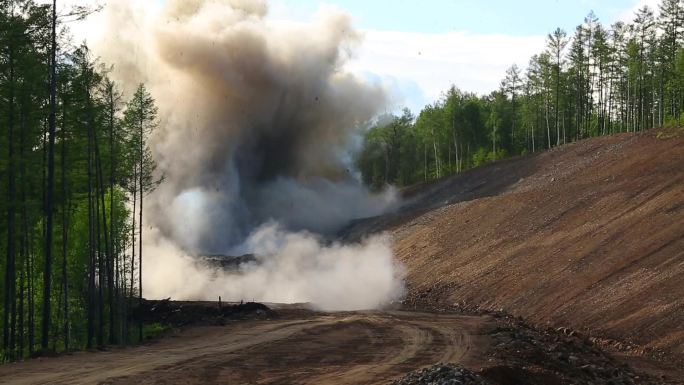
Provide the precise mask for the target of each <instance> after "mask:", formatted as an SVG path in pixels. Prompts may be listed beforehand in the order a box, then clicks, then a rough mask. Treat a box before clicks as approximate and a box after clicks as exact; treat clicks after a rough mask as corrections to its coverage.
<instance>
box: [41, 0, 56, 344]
mask: <svg viewBox="0 0 684 385" xmlns="http://www.w3.org/2000/svg"><path fill="white" fill-rule="evenodd" d="M56 95H57V0H52V44H51V46H50V115H49V117H48V130H49V132H48V177H47V178H48V180H47V204H46V208H45V211H46V213H45V216H46V221H45V222H46V229H45V234H46V235H45V270H44V272H43V333H42V338H41V343H40V345H41V347H42V348H43V349H47V348H48V342H49V334H50V316H51V314H50V311H51V308H50V298H51V295H52V234H53V230H52V220H53V207H54V201H55V197H54V195H55V191H54V190H55V132H56V122H55V120H56V118H55V116H56V113H57V112H56Z"/></svg>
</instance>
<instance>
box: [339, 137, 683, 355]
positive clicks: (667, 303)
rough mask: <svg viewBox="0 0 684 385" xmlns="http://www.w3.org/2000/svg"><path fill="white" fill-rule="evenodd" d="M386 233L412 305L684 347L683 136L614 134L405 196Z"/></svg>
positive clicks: (365, 224)
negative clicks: (495, 313)
mask: <svg viewBox="0 0 684 385" xmlns="http://www.w3.org/2000/svg"><path fill="white" fill-rule="evenodd" d="M381 230H382V231H384V230H389V231H390V232H391V233H392V234H393V236H394V238H395V252H396V255H397V257H398V258H399V259H400V260H401V261H402V262H403V263H404V265H405V266H406V268H407V281H408V287H409V295H408V298H407V300H406V302H407V304H408V305H409V306H412V305H415V306H427V307H429V308H433V309H434V308H440V307H454V306H456V307H469V308H477V309H487V310H496V311H499V310H502V311H505V312H508V313H510V314H513V315H516V316H522V317H524V318H526V319H528V320H531V321H533V322H534V323H535V324H537V325H542V326H545V325H549V324H551V325H554V326H567V327H571V328H573V329H577V330H581V331H582V332H583V333H585V334H586V335H591V336H598V337H601V338H605V339H607V340H615V341H621V344H622V347H623V348H624V349H625V350H632V351H634V352H636V353H638V354H641V353H645V352H646V353H649V354H651V355H656V356H657V355H658V354H663V353H661V352H662V351H666V350H668V351H671V352H674V353H676V354H677V355H678V357H679V358H681V357H682V356H684V300H683V298H684V137H682V135H662V131H651V132H647V133H645V134H620V135H615V136H610V137H601V138H595V139H591V140H585V141H581V142H578V143H574V144H570V145H565V146H562V147H559V148H556V149H554V150H551V151H548V152H544V153H540V154H535V155H532V156H526V157H519V158H515V159H511V160H506V161H501V162H497V163H494V164H491V165H488V166H486V167H483V168H480V169H475V170H470V171H468V172H465V173H463V174H460V175H457V176H455V177H452V178H448V179H444V180H442V181H439V182H438V183H435V184H434V185H430V186H422V187H420V188H418V189H414V190H413V191H410V198H409V201H408V203H407V205H406V206H405V207H404V208H403V209H401V210H399V211H398V212H397V213H394V214H389V215H386V216H384V217H380V218H372V219H369V220H365V221H361V222H357V223H356V224H354V225H353V226H352V227H350V228H349V229H347V231H346V232H345V234H344V237H345V238H352V239H353V238H357V237H358V236H359V235H360V234H364V233H367V232H372V231H381Z"/></svg>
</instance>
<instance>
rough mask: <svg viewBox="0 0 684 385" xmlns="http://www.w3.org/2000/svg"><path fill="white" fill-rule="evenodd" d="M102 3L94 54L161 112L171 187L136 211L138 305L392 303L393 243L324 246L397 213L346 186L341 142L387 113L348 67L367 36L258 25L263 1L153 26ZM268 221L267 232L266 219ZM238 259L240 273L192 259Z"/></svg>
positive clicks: (159, 19) (186, 2) (383, 199)
mask: <svg viewBox="0 0 684 385" xmlns="http://www.w3.org/2000/svg"><path fill="white" fill-rule="evenodd" d="M146 10H147V8H146V7H144V6H141V3H140V2H138V1H134V0H119V1H116V2H110V3H109V5H108V6H107V8H106V11H105V15H106V25H107V28H108V29H109V33H106V34H104V35H103V36H104V38H105V39H106V40H102V41H101V42H100V44H97V45H96V47H95V49H96V52H97V53H98V54H99V55H100V56H101V57H102V59H103V61H105V62H107V63H114V64H115V65H116V67H115V72H114V73H113V76H114V77H115V78H116V79H117V80H119V81H120V82H121V83H122V84H123V85H124V90H131V89H133V88H134V87H135V86H136V84H137V83H139V82H145V83H146V84H147V85H148V87H149V89H150V90H151V93H152V95H153V97H155V98H156V100H157V102H158V105H159V111H160V120H161V122H160V128H159V129H158V130H157V132H156V133H155V134H154V136H152V137H151V138H150V143H151V146H152V150H153V153H154V155H155V158H156V159H157V161H158V162H159V169H160V170H161V171H163V172H164V174H165V177H166V182H165V183H164V184H162V185H161V186H160V188H159V189H158V190H157V191H156V192H154V193H153V194H152V195H151V196H150V197H149V198H148V199H147V201H146V206H145V207H146V211H145V216H146V218H147V220H146V225H148V226H149V227H150V228H151V229H150V230H147V231H146V232H145V234H147V235H146V238H145V239H144V240H143V245H144V247H145V249H144V254H143V255H144V256H145V261H144V265H143V272H144V277H143V283H144V292H145V293H146V296H148V297H168V296H172V297H174V298H176V299H215V298H217V296H218V295H221V296H222V297H223V298H225V299H226V300H239V299H256V300H263V301H280V302H312V303H313V304H314V305H315V306H317V307H319V308H324V309H358V308H366V307H377V306H380V305H381V304H383V303H387V302H388V301H391V300H394V299H396V298H397V296H398V295H400V293H401V278H400V269H399V268H398V267H397V266H396V264H395V263H394V262H393V260H392V255H391V248H390V246H389V240H388V239H386V238H384V237H375V238H370V239H368V240H366V241H365V242H362V243H361V244H357V245H340V244H332V245H326V244H324V242H323V241H322V238H321V237H319V236H317V235H314V234H315V233H320V234H326V235H332V234H334V233H335V232H336V231H338V230H339V229H340V228H342V227H343V226H344V225H346V224H347V223H348V222H349V221H350V220H354V219H357V218H361V217H367V216H374V215H379V214H381V213H383V212H385V211H387V210H389V209H391V208H392V207H393V206H394V205H395V203H396V194H395V193H394V191H392V190H388V191H387V192H385V193H383V194H379V195H374V194H371V193H370V192H369V191H368V190H367V189H365V188H364V187H363V186H362V185H361V184H360V183H359V182H358V180H356V179H355V177H354V175H355V172H354V171H353V165H350V164H349V159H350V156H349V146H350V144H352V143H354V142H358V141H355V140H354V138H355V135H357V131H356V130H357V129H358V128H359V127H360V126H362V125H364V124H367V123H368V122H369V121H370V120H371V119H372V118H373V117H374V116H375V115H376V114H377V113H378V111H380V110H381V109H382V107H383V105H384V103H385V92H384V90H383V89H382V87H381V86H378V85H373V84H368V83H367V82H364V81H363V80H361V79H359V78H357V77H355V76H353V75H351V74H349V73H347V72H345V71H344V67H345V63H346V62H347V61H348V60H349V59H350V58H351V56H352V53H353V51H354V49H355V47H356V46H358V44H359V43H360V39H361V36H360V34H359V33H357V32H356V31H355V30H354V29H353V28H352V26H351V21H350V18H349V16H348V15H346V14H344V13H341V12H339V11H336V10H332V9H324V10H323V11H322V12H321V13H320V15H319V17H318V18H317V19H316V20H315V21H314V22H312V23H310V24H305V25H299V24H288V25H285V24H282V23H274V22H271V21H269V20H268V18H267V17H266V14H267V5H266V3H265V2H264V1H260V0H166V2H165V3H164V7H163V10H162V11H161V12H159V13H158V14H157V16H156V17H155V18H151V17H150V16H149V14H147V13H146ZM276 223H277V224H276ZM236 249H239V250H246V251H248V252H252V253H255V254H257V255H258V256H259V258H260V262H261V263H259V264H256V265H253V266H251V267H250V268H246V269H243V271H242V272H241V273H240V274H239V275H235V274H226V273H222V272H215V271H212V270H210V269H207V268H202V267H198V265H197V264H196V263H195V261H194V260H193V258H192V257H190V256H188V255H197V254H207V253H211V254H215V253H223V254H228V253H230V252H231V251H235V250H236Z"/></svg>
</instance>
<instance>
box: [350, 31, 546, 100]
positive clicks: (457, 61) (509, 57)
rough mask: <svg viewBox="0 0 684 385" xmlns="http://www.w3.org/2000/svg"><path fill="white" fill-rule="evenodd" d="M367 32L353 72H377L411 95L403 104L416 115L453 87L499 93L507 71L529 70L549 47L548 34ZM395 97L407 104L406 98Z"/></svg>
mask: <svg viewBox="0 0 684 385" xmlns="http://www.w3.org/2000/svg"><path fill="white" fill-rule="evenodd" d="M364 33H365V36H364V37H365V38H364V41H363V43H362V45H361V47H360V50H359V52H358V53H357V55H356V57H355V58H354V60H352V61H351V62H350V63H349V64H348V68H349V69H350V70H352V71H354V72H357V73H359V74H362V75H363V74H369V73H372V74H376V75H377V76H378V78H380V79H383V81H384V82H387V81H389V82H390V83H391V84H394V85H395V86H396V87H392V88H394V89H397V90H399V91H404V92H408V93H407V94H405V95H403V97H404V98H403V99H404V100H403V102H404V103H405V104H406V105H408V106H409V107H410V108H412V109H413V110H414V112H415V108H416V107H422V104H424V102H425V101H426V100H427V101H428V102H429V101H433V100H435V99H437V98H438V97H439V95H440V93H441V92H443V91H445V90H446V89H447V88H448V87H449V86H450V85H451V84H455V85H456V86H457V87H459V88H461V89H462V90H464V91H472V92H477V93H480V94H486V93H489V92H491V91H493V90H495V89H497V88H498V86H499V82H500V81H501V79H502V78H503V77H504V75H505V71H506V69H507V68H508V67H510V66H511V65H512V64H514V63H515V64H518V65H519V66H520V67H526V65H527V62H528V61H529V59H530V57H531V56H532V55H534V54H536V53H539V52H541V50H543V49H544V45H545V42H544V41H545V37H544V36H508V35H478V34H474V33H469V32H448V33H442V34H427V33H411V32H398V31H377V30H366V31H364ZM416 86H417V87H416ZM395 99H397V100H398V102H399V103H400V102H401V101H402V98H401V97H398V98H396V97H395ZM416 103H422V104H420V105H418V106H416ZM396 107H400V106H396Z"/></svg>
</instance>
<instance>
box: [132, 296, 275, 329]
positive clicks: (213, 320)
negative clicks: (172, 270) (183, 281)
mask: <svg viewBox="0 0 684 385" xmlns="http://www.w3.org/2000/svg"><path fill="white" fill-rule="evenodd" d="M134 305H135V306H134V308H133V313H132V315H131V318H132V319H133V320H134V321H136V322H137V321H139V320H142V321H143V323H146V324H152V323H161V324H165V325H170V326H174V327H180V326H190V325H194V326H197V325H222V324H224V323H225V321H227V320H237V319H265V318H273V317H275V316H276V313H275V312H274V311H273V310H271V309H270V308H269V307H268V306H266V305H264V304H261V303H258V302H246V303H235V304H220V303H216V302H184V301H171V300H169V299H164V300H146V299H143V300H142V301H141V302H140V303H139V304H138V300H136V303H135V304H134Z"/></svg>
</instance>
